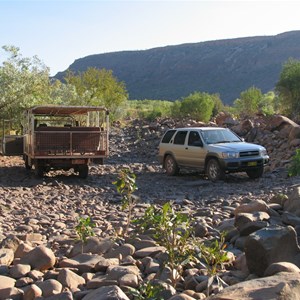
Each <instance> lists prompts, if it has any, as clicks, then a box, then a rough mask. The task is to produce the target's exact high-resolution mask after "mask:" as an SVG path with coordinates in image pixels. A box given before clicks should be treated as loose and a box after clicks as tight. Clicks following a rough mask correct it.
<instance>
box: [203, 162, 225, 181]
mask: <svg viewBox="0 0 300 300" xmlns="http://www.w3.org/2000/svg"><path fill="white" fill-rule="evenodd" d="M206 174H207V176H208V179H209V180H211V181H213V182H215V181H218V180H220V179H224V177H225V172H224V170H223V169H222V168H221V166H220V164H219V162H218V160H217V159H215V158H211V159H210V160H209V161H208V162H207V166H206Z"/></svg>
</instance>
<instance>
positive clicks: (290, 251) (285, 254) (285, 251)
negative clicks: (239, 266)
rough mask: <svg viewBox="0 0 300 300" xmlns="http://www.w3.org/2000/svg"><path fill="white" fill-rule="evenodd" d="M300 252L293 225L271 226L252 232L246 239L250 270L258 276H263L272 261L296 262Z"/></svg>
mask: <svg viewBox="0 0 300 300" xmlns="http://www.w3.org/2000/svg"><path fill="white" fill-rule="evenodd" d="M287 245H288V247H287ZM299 252H300V249H299V247H298V243H297V238H296V232H295V230H294V229H293V228H292V227H291V226H288V227H281V226H272V227H271V226H270V227H268V228H264V229H261V230H258V231H256V232H255V233H252V234H250V235H249V236H248V237H247V239H246V241H245V254H246V259H247V265H248V268H249V271H250V272H251V273H254V274H256V275H258V276H263V275H264V272H265V270H266V269H267V267H268V266H269V265H271V264H272V263H275V262H280V261H286V262H294V261H295V256H296V255H297V254H299Z"/></svg>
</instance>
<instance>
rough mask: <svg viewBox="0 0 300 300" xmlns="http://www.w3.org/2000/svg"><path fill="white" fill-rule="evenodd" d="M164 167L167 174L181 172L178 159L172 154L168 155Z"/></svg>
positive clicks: (171, 174)
mask: <svg viewBox="0 0 300 300" xmlns="http://www.w3.org/2000/svg"><path fill="white" fill-rule="evenodd" d="M164 168H165V170H166V173H167V175H169V176H174V175H177V174H178V173H179V168H178V165H177V162H176V160H175V159H174V157H173V156H172V155H167V156H166V158H165V162H164Z"/></svg>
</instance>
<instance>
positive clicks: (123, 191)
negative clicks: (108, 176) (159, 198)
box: [113, 169, 137, 235]
mask: <svg viewBox="0 0 300 300" xmlns="http://www.w3.org/2000/svg"><path fill="white" fill-rule="evenodd" d="M135 179H136V175H135V174H134V173H132V172H131V171H130V170H129V169H123V170H121V171H120V173H119V175H118V179H117V180H116V181H114V182H113V184H114V185H115V186H116V188H117V191H118V193H119V194H120V195H122V209H123V210H125V209H128V216H127V224H126V228H125V232H124V235H127V233H128V229H129V225H130V223H131V218H132V212H133V209H134V206H135V204H136V201H137V198H135V197H133V195H132V194H133V193H134V191H135V190H137V185H136V183H135Z"/></svg>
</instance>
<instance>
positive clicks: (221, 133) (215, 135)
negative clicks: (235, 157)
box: [201, 129, 241, 144]
mask: <svg viewBox="0 0 300 300" xmlns="http://www.w3.org/2000/svg"><path fill="white" fill-rule="evenodd" d="M201 134H202V137H203V140H204V142H205V143H206V144H218V143H236V142H241V140H240V139H239V138H238V137H237V136H236V135H235V134H234V133H233V132H231V131H229V130H226V129H224V130H220V129H216V130H207V131H201Z"/></svg>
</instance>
